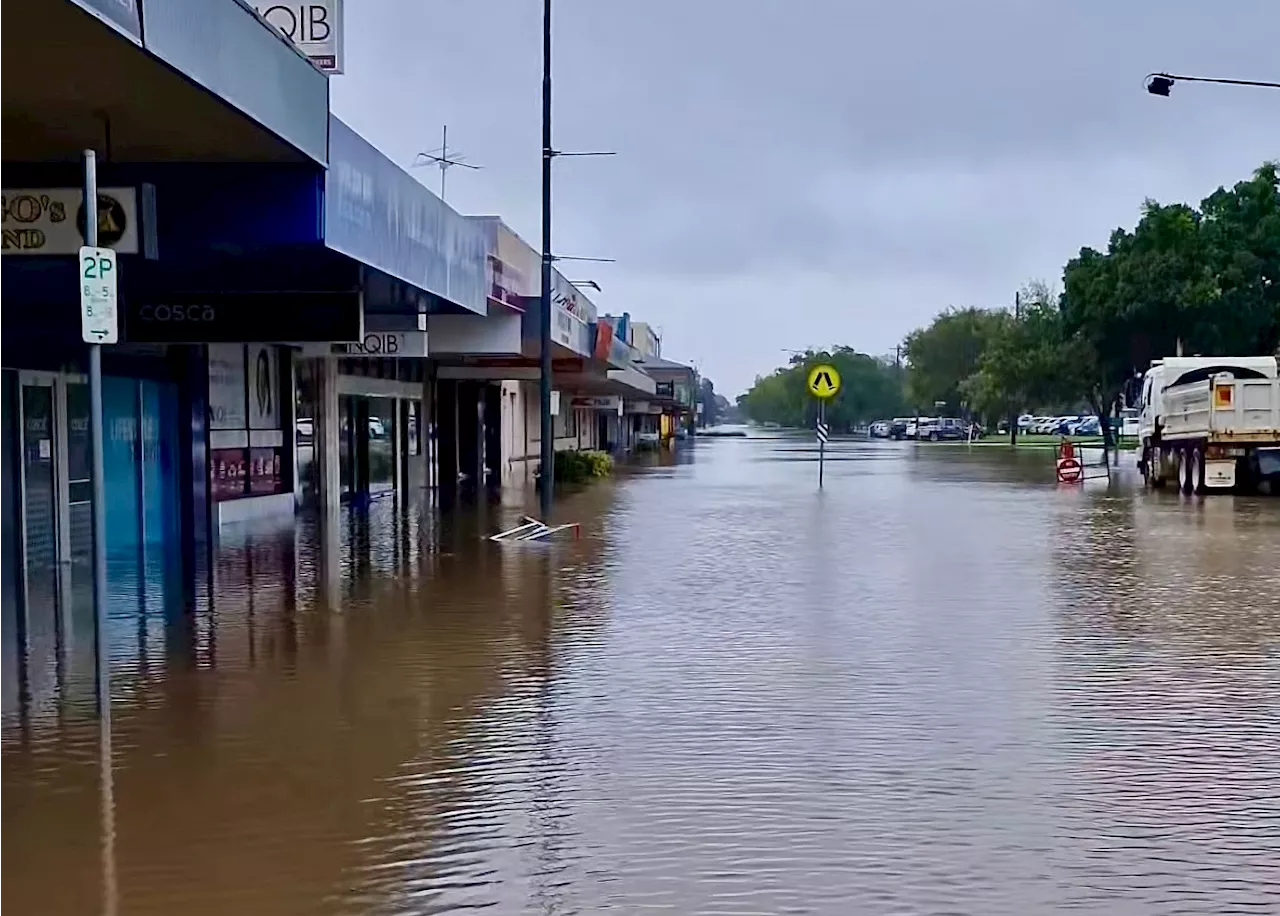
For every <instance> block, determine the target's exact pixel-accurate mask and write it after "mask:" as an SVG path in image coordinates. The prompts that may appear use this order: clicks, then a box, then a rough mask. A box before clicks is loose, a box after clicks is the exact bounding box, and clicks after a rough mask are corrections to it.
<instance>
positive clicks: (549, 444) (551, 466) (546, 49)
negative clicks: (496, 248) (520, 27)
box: [538, 0, 556, 519]
mask: <svg viewBox="0 0 1280 916" xmlns="http://www.w3.org/2000/svg"><path fill="white" fill-rule="evenodd" d="M554 156H555V152H554V151H553V150H552V148H551V0H543V3H542V297H541V299H540V300H539V303H538V315H539V318H540V319H541V320H540V322H539V324H540V330H541V332H542V333H541V336H540V342H541V364H542V365H541V372H540V373H539V375H540V384H539V391H538V395H539V400H540V407H539V411H540V413H541V418H542V462H541V465H542V467H541V484H542V490H541V496H542V500H541V508H542V517H543V518H544V519H545V518H548V517H550V515H551V497H552V490H553V489H554V486H555V473H556V471H555V457H556V447H555V446H556V444H555V439H554V438H553V436H554V435H555V434H554V431H553V429H552V422H551V268H552V257H551V160H552V158H553V157H554Z"/></svg>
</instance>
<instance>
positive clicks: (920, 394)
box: [905, 308, 1006, 413]
mask: <svg viewBox="0 0 1280 916" xmlns="http://www.w3.org/2000/svg"><path fill="white" fill-rule="evenodd" d="M1005 321H1006V316H1005V313H1004V312H1003V311H1000V310H992V309H979V308H966V309H948V310H947V311H945V312H943V313H942V314H941V315H939V316H938V317H937V318H935V319H934V320H933V322H932V323H930V325H929V326H928V327H926V328H920V329H918V330H915V331H912V332H911V333H910V334H908V335H907V339H906V342H905V350H906V358H907V398H908V400H909V401H910V403H911V404H912V405H913V406H915V407H917V408H919V409H920V410H922V411H924V412H927V413H932V412H933V406H934V404H935V403H936V402H938V401H945V402H946V404H947V408H948V410H949V412H952V413H958V412H959V408H960V403H961V401H962V400H964V395H965V392H964V390H963V388H962V386H963V385H964V383H965V380H966V379H968V378H969V377H970V376H972V375H973V374H974V373H975V372H977V371H978V361H979V360H980V359H981V358H982V354H983V352H984V351H985V350H986V348H987V344H988V343H989V342H990V341H991V340H992V339H993V337H994V336H995V335H996V334H997V333H998V331H999V330H1000V328H1001V327H1002V325H1003V324H1004V322H1005Z"/></svg>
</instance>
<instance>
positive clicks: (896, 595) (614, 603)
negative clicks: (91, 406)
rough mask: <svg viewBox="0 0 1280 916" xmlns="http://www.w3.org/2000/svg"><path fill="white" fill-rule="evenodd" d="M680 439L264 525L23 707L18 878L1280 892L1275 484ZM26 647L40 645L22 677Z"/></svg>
mask: <svg viewBox="0 0 1280 916" xmlns="http://www.w3.org/2000/svg"><path fill="white" fill-rule="evenodd" d="M814 457H815V455H814V453H813V451H812V446H811V443H810V441H809V439H808V438H807V437H806V438H803V439H801V438H785V437H783V438H751V439H719V440H700V441H698V442H696V443H681V449H680V452H679V454H678V456H677V457H676V458H672V459H669V460H668V463H666V464H663V465H654V466H650V467H645V468H639V469H636V470H635V471H630V470H628V471H626V472H625V473H623V474H621V475H619V476H618V478H616V479H615V480H612V481H609V482H606V483H601V484H598V485H596V486H593V487H591V488H589V489H587V490H585V491H583V492H580V493H577V494H575V495H571V496H567V497H565V498H564V499H562V500H561V501H560V503H559V512H560V520H561V521H578V522H581V524H582V538H581V539H580V540H578V541H566V542H561V543H558V544H543V545H519V544H507V545H499V544H493V543H489V542H486V541H484V540H482V539H481V535H482V534H488V533H492V532H493V531H496V530H498V529H499V528H501V527H502V526H503V525H504V524H506V523H508V522H510V523H514V521H513V520H514V519H516V518H518V516H519V515H520V514H521V512H522V511H523V509H522V507H521V506H520V505H516V504H512V505H507V506H502V507H491V508H489V509H487V510H484V511H483V512H481V513H478V514H476V515H474V516H468V517H465V518H461V519H453V520H450V521H447V522H439V521H433V520H432V519H431V517H430V516H429V515H426V514H423V513H409V514H408V515H407V516H403V517H402V516H397V514H396V512H395V508H394V506H392V505H391V504H390V502H389V501H388V502H386V504H385V505H375V507H374V508H373V509H371V510H370V511H369V516H370V517H369V519H368V522H367V524H362V522H361V520H360V519H359V518H346V517H344V519H343V520H342V521H341V522H340V523H339V524H338V525H337V526H336V528H335V526H332V525H330V526H323V525H317V524H314V523H312V524H306V525H300V526H299V528H298V529H297V530H296V531H295V530H293V529H287V530H285V531H284V532H277V533H272V532H255V533H253V534H251V535H244V536H243V537H241V538H239V539H238V540H232V541H229V542H228V543H225V544H223V545H222V546H221V547H220V548H219V552H218V555H217V557H216V564H215V565H216V581H217V589H216V595H217V597H216V599H215V600H213V601H212V602H210V601H208V600H206V599H203V598H202V599H201V600H200V602H199V603H198V605H197V611H196V613H194V614H191V615H186V616H177V617H174V618H173V619H169V620H166V619H165V615H164V613H163V612H159V613H155V612H151V611H148V609H147V604H146V602H145V601H143V602H141V603H140V609H133V610H131V609H129V608H128V607H127V606H125V605H124V603H123V602H121V606H120V607H117V609H116V610H115V612H114V616H113V621H112V623H113V629H112V633H111V640H112V654H113V658H114V667H113V672H112V686H113V697H114V702H113V718H112V728H111V733H110V742H111V748H110V749H111V760H112V766H111V768H110V770H109V771H108V772H107V773H105V774H104V773H103V771H102V769H101V767H100V766H99V758H100V750H101V744H100V740H101V738H100V733H99V728H98V724H97V722H96V720H95V717H94V711H93V695H92V676H93V675H92V647H91V645H89V644H88V636H85V637H84V639H83V642H82V643H80V644H77V645H75V646H73V647H72V649H71V651H70V652H69V653H68V659H67V663H66V670H65V671H63V672H62V673H61V675H60V676H59V678H57V679H55V681H54V682H52V683H51V684H45V683H43V682H40V683H36V682H35V681H38V680H39V679H34V680H33V683H31V684H28V686H27V688H26V694H27V695H26V696H25V698H24V699H22V700H21V701H15V702H14V703H10V704H7V705H6V709H5V719H4V757H3V760H4V771H3V780H4V800H3V826H4V830H5V835H6V837H7V842H6V854H5V857H4V904H5V905H6V906H9V907H12V908H13V909H12V910H11V911H10V912H11V913H14V914H18V913H41V914H62V913H67V914H72V913H74V914H84V913H93V912H112V913H122V914H133V913H145V914H170V913H184V914H190V916H195V914H204V913H208V914H225V913H246V914H248V913H254V914H304V913H306V914H309V913H344V914H345V913H437V912H441V913H442V912H451V911H454V910H462V909H464V908H466V909H469V908H488V909H489V911H490V912H495V913H503V914H506V913H512V914H526V913H527V914H534V913H537V914H544V916H549V914H590V913H597V912H602V911H607V910H611V911H614V912H619V913H638V912H670V913H681V914H683V913H690V914H692V913H699V914H701V913H708V914H729V913H734V914H741V913H761V914H773V913H823V914H826V913H831V914H846V913H868V914H871V913H876V914H882V913H904V914H906V913H966V914H984V916H985V914H1011V916H1015V914H1016V916H1022V914H1033V913H1056V912H1063V911H1074V912H1090V913H1106V914H1166V913H1179V914H1205V916H1209V914H1213V916H1220V914H1229V913H1262V912H1274V911H1276V910H1277V909H1280V727H1278V725H1277V711H1278V710H1280V661H1278V660H1277V657H1278V652H1280V573H1278V572H1277V557H1278V556H1280V501H1277V500H1275V499H1267V498H1253V497H1232V496H1215V497H1212V498H1209V499H1194V498H1187V497H1182V496H1179V495H1177V494H1175V493H1144V492H1142V491H1141V490H1140V489H1139V488H1138V486H1137V482H1136V479H1135V477H1134V474H1133V472H1132V471H1131V470H1129V469H1126V472H1125V474H1124V476H1123V477H1122V478H1121V479H1117V480H1115V481H1113V482H1111V483H1110V484H1109V485H1108V484H1107V483H1106V482H1105V481H1091V482H1090V483H1089V484H1088V485H1086V486H1085V487H1083V488H1068V487H1057V486H1055V485H1053V484H1052V482H1051V476H1052V473H1051V464H1050V457H1049V453H1044V452H1041V453H1034V452H1030V451H1028V452H1024V453H1020V454H1018V455H1016V456H1013V455H1010V454H1009V452H1008V451H1007V450H1005V449H1003V448H983V447H975V448H972V449H967V448H965V447H963V446H956V447H951V446H938V447H933V448H930V447H928V446H920V447H916V446H913V445H911V444H903V443H873V442H837V443H835V444H834V445H833V447H832V449H831V451H830V452H829V458H830V460H829V463H828V465H827V469H826V487H825V489H824V490H823V491H822V492H819V491H818V490H817V486H816V483H817V465H816V463H815V462H814V461H813V459H814ZM29 680H32V679H30V678H29Z"/></svg>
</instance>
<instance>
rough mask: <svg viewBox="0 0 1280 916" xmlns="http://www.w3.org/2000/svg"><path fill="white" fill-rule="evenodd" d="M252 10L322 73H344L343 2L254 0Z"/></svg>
mask: <svg viewBox="0 0 1280 916" xmlns="http://www.w3.org/2000/svg"><path fill="white" fill-rule="evenodd" d="M253 6H254V9H256V10H257V11H258V14H259V15H260V16H262V18H263V19H265V20H267V22H269V23H271V25H273V26H275V28H277V29H279V30H280V32H281V33H282V34H283V35H284V37H285V38H287V39H289V40H290V41H292V42H293V43H294V44H295V45H296V46H297V48H298V50H299V51H301V52H302V53H303V54H305V55H306V56H307V59H308V60H310V61H311V62H312V63H313V64H315V65H316V67H317V68H319V69H320V70H322V71H324V72H325V73H342V72H343V69H342V68H343V46H342V38H343V23H342V0H309V2H297V0H295V2H292V3H288V2H284V3H279V2H271V0H253Z"/></svg>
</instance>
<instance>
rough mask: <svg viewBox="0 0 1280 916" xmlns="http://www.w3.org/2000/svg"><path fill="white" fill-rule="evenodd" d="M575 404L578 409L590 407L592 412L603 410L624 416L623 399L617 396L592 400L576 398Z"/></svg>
mask: <svg viewBox="0 0 1280 916" xmlns="http://www.w3.org/2000/svg"><path fill="white" fill-rule="evenodd" d="M573 403H574V405H575V406H577V407H589V408H590V409H592V410H603V411H606V412H608V413H616V414H618V416H622V398H621V397H618V396H617V395H611V396H608V397H590V398H574V399H573Z"/></svg>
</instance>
